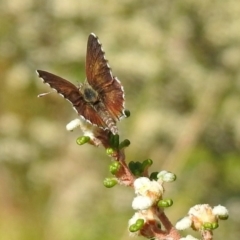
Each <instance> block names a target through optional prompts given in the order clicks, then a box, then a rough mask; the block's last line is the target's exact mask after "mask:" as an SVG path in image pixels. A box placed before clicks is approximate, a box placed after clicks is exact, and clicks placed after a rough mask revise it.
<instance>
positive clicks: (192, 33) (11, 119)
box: [0, 0, 240, 240]
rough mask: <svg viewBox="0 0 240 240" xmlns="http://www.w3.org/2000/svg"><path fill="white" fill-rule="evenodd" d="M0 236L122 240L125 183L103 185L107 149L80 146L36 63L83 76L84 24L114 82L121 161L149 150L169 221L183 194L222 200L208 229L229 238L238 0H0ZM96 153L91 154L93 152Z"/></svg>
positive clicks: (236, 138) (66, 110)
mask: <svg viewBox="0 0 240 240" xmlns="http://www.w3.org/2000/svg"><path fill="white" fill-rule="evenodd" d="M0 10H1V24H0V71H1V94H0V112H1V114H0V164H1V165H0V179H1V181H0V182H1V187H0V236H1V239H11V240H15V239H18V240H20V239H24V240H28V239H36V240H38V239H44V240H47V239H51V240H52V239H54V240H65V239H68V240H75V239H95V238H98V239H128V238H129V237H128V233H127V230H126V229H127V221H128V219H129V218H130V217H131V215H132V214H133V210H132V209H131V201H132V197H133V194H132V192H131V189H125V188H123V187H121V186H117V187H115V188H114V189H110V190H109V189H106V188H104V187H103V184H102V181H103V179H104V178H105V177H106V176H107V175H108V174H109V173H108V172H107V169H108V164H109V159H108V157H107V156H106V155H105V153H104V150H103V149H102V148H93V147H92V146H85V145H84V146H81V147H79V146H78V145H77V144H76V143H75V139H76V138H77V137H78V136H79V135H81V132H78V131H75V132H73V133H69V132H66V131H65V125H66V124H67V123H68V122H69V121H70V120H72V119H73V118H74V117H76V115H75V112H74V111H72V109H71V106H70V105H69V104H68V103H67V102H66V101H65V100H63V99H61V98H60V97H59V96H58V95H57V94H50V95H48V96H46V97H44V98H41V99H39V98H37V95H38V94H39V93H42V92H46V91H50V90H49V88H48V87H47V86H45V85H43V84H42V83H41V81H40V80H39V79H38V78H37V76H36V74H35V69H43V70H47V71H50V72H52V73H55V74H57V75H60V76H63V77H65V78H67V79H69V80H71V81H72V82H76V83H77V81H83V80H84V78H85V72H84V71H85V70H84V64H85V52H86V42H87V37H88V35H89V33H90V32H94V33H95V34H96V35H98V36H99V38H100V41H101V42H102V43H103V48H104V49H105V51H106V57H107V59H108V60H109V62H110V65H111V67H112V69H113V73H114V74H115V75H117V76H118V78H119V79H120V80H121V81H122V83H123V85H124V88H125V95H126V106H127V108H128V109H129V110H131V117H130V118H129V119H126V120H123V121H122V122H121V123H119V128H120V130H121V137H122V138H129V139H130V140H131V143H132V144H131V146H130V147H129V148H128V149H127V152H126V153H127V159H128V161H141V160H144V159H147V158H151V159H153V161H154V165H153V167H152V171H157V170H162V169H166V170H169V171H172V172H174V173H176V174H177V176H178V181H177V182H176V183H175V184H171V186H170V185H169V186H167V193H166V194H167V197H171V198H173V200H174V205H173V206H172V207H171V208H170V209H168V210H167V214H168V216H170V219H171V220H172V221H173V223H175V222H176V220H177V219H179V218H180V217H182V216H184V215H185V214H186V212H187V211H188V209H189V208H190V207H191V206H193V205H194V204H198V203H209V204H210V205H212V206H214V205H218V204H222V205H225V206H226V207H227V208H228V209H229V210H230V219H229V220H228V221H226V222H224V223H223V224H220V228H219V229H217V230H216V231H215V235H216V239H228V240H233V239H238V237H239V236H240V230H239V222H240V218H239V209H240V192H239V189H240V174H239V172H240V154H239V150H240V31H239V26H240V2H239V1H236V0H230V1H221V0H212V1H207V0H202V1H191V0H180V1H171V0H159V1H156V0H155V1H153V0H149V1H142V0H132V1H127V0H122V1H113V0H112V1H110V0H100V1H93V0H81V1H79V0H69V1H59V0H52V1H47V0H42V1H33V0H21V1H20V0H11V1H8V0H2V1H1V2H0ZM96 156H97V157H96Z"/></svg>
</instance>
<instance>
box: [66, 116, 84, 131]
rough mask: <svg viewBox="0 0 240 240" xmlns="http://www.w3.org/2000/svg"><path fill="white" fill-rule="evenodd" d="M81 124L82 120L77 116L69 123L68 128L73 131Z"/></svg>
mask: <svg viewBox="0 0 240 240" xmlns="http://www.w3.org/2000/svg"><path fill="white" fill-rule="evenodd" d="M80 125H81V120H80V119H79V118H76V119H74V120H72V121H71V122H70V123H68V124H67V126H66V129H67V131H73V130H74V129H75V128H77V127H79V126H80Z"/></svg>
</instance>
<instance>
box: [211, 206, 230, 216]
mask: <svg viewBox="0 0 240 240" xmlns="http://www.w3.org/2000/svg"><path fill="white" fill-rule="evenodd" d="M213 214H215V215H217V216H220V217H228V215H229V213H228V210H227V208H225V207H224V206H221V205H218V206H216V207H214V208H213Z"/></svg>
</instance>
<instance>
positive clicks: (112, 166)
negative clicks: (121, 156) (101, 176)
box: [109, 161, 121, 175]
mask: <svg viewBox="0 0 240 240" xmlns="http://www.w3.org/2000/svg"><path fill="white" fill-rule="evenodd" d="M120 167H121V164H120V163H119V162H118V161H114V162H112V163H111V164H110V165H109V171H110V173H111V174H113V175H115V174H116V173H117V172H118V171H119V169H120Z"/></svg>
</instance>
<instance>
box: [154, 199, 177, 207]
mask: <svg viewBox="0 0 240 240" xmlns="http://www.w3.org/2000/svg"><path fill="white" fill-rule="evenodd" d="M157 205H158V207H162V208H166V207H171V206H172V205H173V200H172V199H170V198H169V199H165V200H160V201H159V202H158V204H157Z"/></svg>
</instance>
